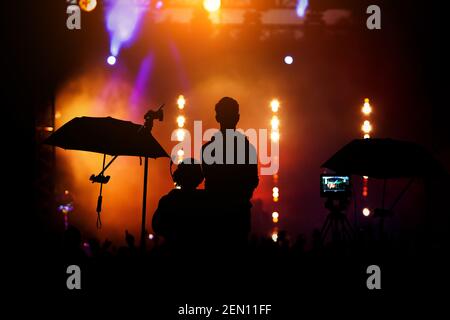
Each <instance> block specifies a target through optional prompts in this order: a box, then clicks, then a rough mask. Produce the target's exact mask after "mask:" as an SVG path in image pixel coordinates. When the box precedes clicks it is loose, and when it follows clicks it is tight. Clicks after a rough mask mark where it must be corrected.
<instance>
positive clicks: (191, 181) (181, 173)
mask: <svg viewBox="0 0 450 320" xmlns="http://www.w3.org/2000/svg"><path fill="white" fill-rule="evenodd" d="M173 181H174V182H175V183H176V184H177V186H179V187H180V188H181V189H182V190H193V189H196V188H197V187H198V185H199V184H200V183H202V181H203V173H202V167H201V165H200V163H199V162H198V161H196V160H195V159H192V158H189V159H185V160H183V162H181V163H179V164H178V168H177V170H175V172H174V173H173Z"/></svg>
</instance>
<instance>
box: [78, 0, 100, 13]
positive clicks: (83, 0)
mask: <svg viewBox="0 0 450 320" xmlns="http://www.w3.org/2000/svg"><path fill="white" fill-rule="evenodd" d="M78 4H79V6H80V8H81V9H82V10H84V11H86V12H91V11H92V10H94V9H95V8H96V7H97V0H80V1H79V2H78Z"/></svg>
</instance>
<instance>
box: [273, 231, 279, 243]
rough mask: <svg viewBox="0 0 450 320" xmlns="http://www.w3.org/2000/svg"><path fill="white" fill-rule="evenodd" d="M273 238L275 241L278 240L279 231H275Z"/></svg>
mask: <svg viewBox="0 0 450 320" xmlns="http://www.w3.org/2000/svg"><path fill="white" fill-rule="evenodd" d="M272 240H273V242H277V241H278V232H276V231H274V232H273V233H272Z"/></svg>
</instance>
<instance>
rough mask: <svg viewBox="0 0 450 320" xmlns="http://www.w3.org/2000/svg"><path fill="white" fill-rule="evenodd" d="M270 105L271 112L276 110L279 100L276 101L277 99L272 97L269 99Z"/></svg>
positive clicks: (278, 106)
mask: <svg viewBox="0 0 450 320" xmlns="http://www.w3.org/2000/svg"><path fill="white" fill-rule="evenodd" d="M270 107H271V108H272V112H278V109H279V108H280V101H278V99H272V101H270Z"/></svg>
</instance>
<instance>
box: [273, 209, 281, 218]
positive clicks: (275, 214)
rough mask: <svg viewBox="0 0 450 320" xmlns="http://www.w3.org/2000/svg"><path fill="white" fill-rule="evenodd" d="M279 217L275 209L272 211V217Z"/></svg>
mask: <svg viewBox="0 0 450 320" xmlns="http://www.w3.org/2000/svg"><path fill="white" fill-rule="evenodd" d="M279 217H280V215H279V214H278V212H276V211H274V212H272V218H274V219H278V218H279Z"/></svg>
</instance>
